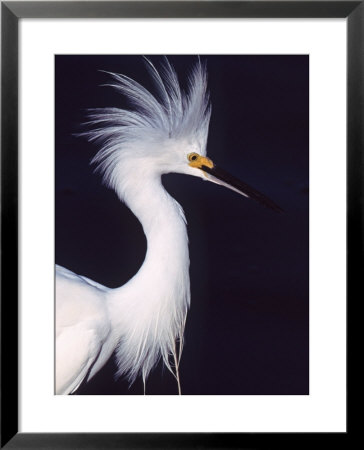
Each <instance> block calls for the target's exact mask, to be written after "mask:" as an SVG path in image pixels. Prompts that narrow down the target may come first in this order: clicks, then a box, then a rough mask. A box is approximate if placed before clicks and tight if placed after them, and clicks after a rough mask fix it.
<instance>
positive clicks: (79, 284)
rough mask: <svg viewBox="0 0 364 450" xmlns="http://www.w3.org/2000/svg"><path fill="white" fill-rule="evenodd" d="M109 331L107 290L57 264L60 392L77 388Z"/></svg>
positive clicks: (67, 392)
mask: <svg viewBox="0 0 364 450" xmlns="http://www.w3.org/2000/svg"><path fill="white" fill-rule="evenodd" d="M105 289H106V288H105ZM110 330H111V326H110V320H109V315H108V310H107V304H106V300H105V290H101V289H99V288H98V287H97V286H95V285H93V284H91V283H89V282H88V281H87V280H85V279H83V278H82V277H79V276H78V275H76V274H74V273H73V272H71V271H69V270H67V269H64V268H63V267H60V266H58V267H57V268H56V393H57V394H69V393H71V392H73V391H74V390H75V389H77V387H78V386H79V385H80V383H81V382H82V380H83V379H84V378H85V377H86V375H87V373H88V372H89V370H90V368H91V367H92V365H93V364H94V363H95V362H96V360H97V358H98V355H99V354H100V352H101V350H102V346H103V344H104V343H105V341H106V340H107V338H108V336H109V333H110Z"/></svg>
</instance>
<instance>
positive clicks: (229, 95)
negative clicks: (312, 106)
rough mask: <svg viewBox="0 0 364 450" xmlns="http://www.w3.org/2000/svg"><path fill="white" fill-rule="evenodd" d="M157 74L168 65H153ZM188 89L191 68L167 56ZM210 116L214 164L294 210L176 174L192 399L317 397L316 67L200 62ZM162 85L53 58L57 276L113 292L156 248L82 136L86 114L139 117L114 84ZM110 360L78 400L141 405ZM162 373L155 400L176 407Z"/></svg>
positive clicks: (288, 60) (110, 64) (295, 60)
mask: <svg viewBox="0 0 364 450" xmlns="http://www.w3.org/2000/svg"><path fill="white" fill-rule="evenodd" d="M151 58H152V60H153V62H154V63H156V64H158V62H159V61H160V58H159V57H158V56H152V57H151ZM169 59H170V61H171V63H172V64H173V65H174V66H175V68H176V71H177V73H178V75H179V77H180V81H181V84H182V85H184V86H185V85H186V79H187V75H188V73H189V71H190V69H191V67H192V66H193V64H194V63H195V61H196V57H195V56H170V57H169ZM202 59H203V60H206V61H207V68H208V74H209V89H210V94H211V102H212V117H211V122H210V132H209V138H208V145H207V154H208V156H209V157H210V158H211V159H212V160H213V161H214V162H215V163H216V164H218V165H219V166H221V167H223V168H224V169H225V170H228V171H229V172H231V173H232V174H234V175H235V176H237V177H239V178H241V179H242V180H243V181H245V182H247V183H249V184H251V185H252V186H254V187H255V188H256V189H258V190H259V191H261V192H263V193H264V194H265V195H267V196H268V197H270V198H272V199H273V200H274V201H275V202H276V203H277V204H278V205H279V206H281V207H282V208H283V209H284V211H285V212H284V213H283V214H277V213H275V212H273V211H271V210H268V209H266V208H264V207H263V206H261V205H259V204H258V203H255V202H253V201H251V200H247V199H245V198H244V197H241V196H239V195H238V194H236V193H234V192H232V191H229V190H227V189H225V188H222V187H219V186H217V185H214V184H212V183H205V182H202V181H201V180H200V179H197V178H194V177H188V176H185V175H177V174H169V175H167V176H164V177H163V184H164V186H165V187H166V189H167V190H168V191H169V193H170V194H171V195H172V196H173V197H175V198H176V199H177V201H178V202H179V203H180V204H181V205H182V206H183V208H184V210H185V213H186V217H187V221H188V233H189V240H190V259H191V268H190V275H191V294H192V301H191V308H190V311H189V313H188V317H187V324H186V330H185V347H184V351H183V355H182V360H181V366H180V372H181V382H182V392H183V394H215V395H216V394H245V395H247V394H255V395H256V394H308V392H309V390H308V389H309V387H308V386H309V383H308V381H309V379H308V355H309V353H308V350H309V349H308V162H309V161H308V136H309V135H308V133H309V128H308V124H309V122H308V119H309V114H308V95H309V93H308V70H309V61H308V56H302V55H297V56H295V55H292V56H291V55H287V56H260V55H259V56H202ZM100 70H106V71H111V72H117V73H123V74H125V75H128V76H130V77H131V78H133V79H136V80H137V81H139V82H140V83H142V84H143V85H144V86H145V87H147V88H148V89H153V85H152V83H151V81H150V78H149V76H148V74H147V70H146V67H145V63H144V62H143V60H142V58H141V57H140V56H116V55H111V56H104V55H102V56H94V55H92V56H62V55H59V56H56V93H55V95H56V98H55V100H56V102H55V104H56V263H57V264H60V265H63V266H65V267H66V268H68V269H70V270H72V271H74V272H76V273H78V274H81V275H85V276H87V277H89V278H91V279H93V280H95V281H97V282H99V283H102V284H104V285H106V286H108V287H111V288H113V287H118V286H120V285H122V284H124V283H126V282H127V281H128V280H129V279H130V278H131V277H132V276H133V275H134V274H135V273H136V272H137V271H138V269H139V267H140V266H141V264H142V262H143V259H144V255H145V251H146V240H145V237H144V234H143V231H142V228H141V225H140V224H139V222H138V221H137V219H136V218H135V217H134V216H133V214H132V213H131V212H130V210H129V209H128V208H127V207H126V206H125V205H124V204H122V203H120V201H119V200H118V198H117V197H116V194H115V193H114V192H113V191H111V190H109V189H107V188H105V186H103V185H102V183H101V177H100V175H99V174H95V173H93V169H94V168H93V167H92V166H90V159H91V158H92V157H93V156H94V155H95V153H96V152H97V150H98V147H97V146H95V145H93V144H90V143H88V142H87V141H85V140H84V139H83V138H79V137H76V136H75V135H74V133H77V132H79V131H81V130H82V126H81V124H82V122H84V121H85V110H86V109H87V108H95V107H105V106H115V107H120V108H125V107H130V105H129V104H128V103H127V102H126V101H125V99H124V98H123V97H122V96H120V95H119V94H118V93H116V92H115V91H114V90H113V89H112V88H109V87H102V86H101V85H102V84H105V83H107V82H108V81H109V79H110V78H109V76H108V75H107V74H105V73H103V72H101V71H100ZM114 372H115V364H114V361H113V358H111V359H110V361H109V363H108V364H107V365H106V366H105V367H104V368H103V369H102V370H101V371H100V372H99V373H98V374H97V375H96V376H95V377H94V378H93V379H92V380H91V381H90V382H89V383H84V384H83V385H82V386H81V387H80V389H79V390H78V391H77V394H142V393H143V387H142V381H141V379H140V378H139V379H137V381H136V382H135V384H134V385H132V386H131V387H130V388H129V387H128V383H127V382H126V381H125V380H123V379H119V380H117V381H115V380H114ZM176 393H177V387H176V383H175V380H174V379H173V377H172V375H171V374H170V373H169V372H168V370H166V369H165V368H163V367H162V365H161V364H159V365H158V366H157V367H156V369H155V370H154V371H153V372H152V374H151V376H150V378H149V379H148V381H147V394H176Z"/></svg>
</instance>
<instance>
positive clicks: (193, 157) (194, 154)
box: [187, 153, 200, 161]
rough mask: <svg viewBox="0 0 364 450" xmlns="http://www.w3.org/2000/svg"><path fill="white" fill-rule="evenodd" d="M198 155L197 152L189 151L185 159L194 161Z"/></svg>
mask: <svg viewBox="0 0 364 450" xmlns="http://www.w3.org/2000/svg"><path fill="white" fill-rule="evenodd" d="M199 156H200V155H199V154H198V153H189V154H188V155H187V159H188V161H196V159H197V158H198V157H199Z"/></svg>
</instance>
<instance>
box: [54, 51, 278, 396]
mask: <svg viewBox="0 0 364 450" xmlns="http://www.w3.org/2000/svg"><path fill="white" fill-rule="evenodd" d="M145 60H146V63H147V67H148V70H149V72H150V74H151V76H152V78H153V81H154V84H155V87H156V94H157V95H156V96H155V95H153V94H152V93H151V92H149V91H147V90H146V89H145V88H144V87H143V86H141V85H140V84H139V83H137V82H136V81H134V80H132V79H130V78H128V77H127V76H125V75H119V74H114V73H111V74H109V75H110V77H111V79H112V80H113V81H112V83H111V84H110V86H112V87H114V88H115V89H116V90H117V91H119V92H120V93H122V94H124V95H125V96H126V97H127V98H128V99H129V100H131V102H132V103H133V106H134V109H133V110H130V111H129V110H122V109H117V108H104V109H94V110H91V111H90V114H89V121H88V125H89V126H90V130H89V131H86V132H85V133H83V134H84V135H85V136H86V137H87V138H88V139H89V140H90V141H96V143H98V144H99V145H100V150H99V152H98V153H97V154H96V156H95V157H94V159H93V162H94V163H96V164H97V167H98V168H99V170H100V171H101V172H102V173H103V178H104V182H105V183H106V184H107V186H109V187H110V188H112V189H114V190H115V192H116V194H117V195H118V197H119V199H120V200H121V201H122V202H125V203H126V205H127V206H128V207H129V208H130V209H131V211H132V212H133V213H134V214H135V216H136V217H137V218H138V219H139V221H140V222H141V224H142V226H143V230H144V233H145V235H146V238H147V252H146V256H145V260H144V262H143V264H142V266H141V268H140V270H139V271H138V272H137V274H136V275H135V276H134V277H133V278H131V279H130V280H129V281H128V282H127V283H126V284H125V285H123V286H121V287H119V288H116V289H110V288H107V287H105V286H102V285H101V284H99V283H97V282H94V281H92V280H90V279H88V278H86V277H84V276H80V275H76V274H74V273H73V272H71V271H69V270H67V269H65V268H63V267H60V266H56V393H57V394H70V393H73V392H75V391H76V390H77V388H78V387H79V386H80V384H81V383H82V382H83V381H84V380H87V381H88V380H90V379H91V378H92V377H93V376H94V375H95V374H96V373H97V372H98V371H99V370H100V369H101V368H102V367H103V365H104V364H105V363H106V362H107V361H108V359H109V358H110V356H111V355H112V353H113V352H115V355H116V362H117V367H118V371H117V376H121V375H124V376H126V377H127V378H128V380H129V382H130V383H132V382H134V381H135V379H136V377H137V376H138V375H141V376H142V379H143V383H144V393H145V383H146V380H147V377H148V375H149V373H150V371H151V369H152V368H153V367H154V366H155V365H156V364H157V362H158V361H159V359H160V358H162V359H163V361H164V364H165V365H166V366H167V368H168V369H169V370H170V371H171V372H172V374H173V375H174V376H175V378H176V380H177V384H178V393H179V394H181V385H180V377H179V370H178V368H179V362H180V358H181V352H182V347H183V335H184V327H185V322H186V314H187V310H188V308H189V305H190V280H189V253H188V237H187V230H186V219H185V216H184V213H183V209H182V207H181V206H180V205H179V204H178V203H177V202H176V201H175V200H174V199H173V198H172V197H171V196H170V195H169V194H168V192H167V191H166V190H165V189H164V187H163V185H162V182H161V176H162V175H163V174H166V173H170V172H174V173H182V174H186V175H192V176H195V177H199V178H201V179H202V180H208V181H212V182H214V183H217V184H220V185H223V186H226V187H228V188H230V189H232V190H234V191H236V192H238V193H239V194H242V195H243V196H245V197H250V198H253V199H255V200H257V201H259V202H261V203H263V204H265V205H266V206H268V207H270V208H271V209H273V210H276V211H279V210H280V208H279V207H278V206H277V205H275V204H274V203H273V202H272V201H271V200H269V199H268V198H266V197H265V196H263V195H262V194H260V193H258V192H257V191H255V190H254V189H253V188H251V187H249V186H248V185H246V184H245V183H242V182H241V181H239V180H237V179H236V178H234V177H232V176H231V175H229V174H227V173H226V172H225V171H223V170H221V169H219V168H218V167H216V166H215V164H214V163H213V162H212V161H211V160H210V159H209V158H208V157H207V156H206V144H207V135H208V127H209V121H210V115H211V107H210V103H209V94H208V92H207V73H206V68H205V66H204V65H203V64H202V63H201V61H200V59H198V61H197V63H196V65H195V67H194V68H193V70H192V72H191V74H190V77H189V86H188V89H187V92H183V91H182V90H181V88H180V85H179V81H178V78H177V75H176V72H175V70H174V68H173V67H172V66H171V65H170V63H169V61H168V60H167V58H165V59H164V62H163V64H162V67H161V70H160V71H159V72H158V71H157V69H156V68H155V66H154V65H153V64H152V62H151V61H150V60H148V59H145Z"/></svg>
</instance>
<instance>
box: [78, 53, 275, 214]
mask: <svg viewBox="0 0 364 450" xmlns="http://www.w3.org/2000/svg"><path fill="white" fill-rule="evenodd" d="M145 61H146V63H147V67H148V69H149V72H150V74H151V76H152V79H153V80H154V82H155V86H156V95H153V94H152V93H151V92H149V91H148V90H147V89H145V88H144V87H143V86H142V85H140V84H139V83H137V82H136V81H134V80H132V79H131V78H129V77H127V76H125V75H119V74H115V73H109V75H111V77H112V80H113V81H112V82H110V83H109V84H108V86H111V87H113V88H115V89H116V90H117V91H119V92H121V93H122V94H124V95H125V96H126V97H127V98H128V99H129V100H130V102H131V103H132V105H133V110H123V109H118V108H103V109H95V110H90V113H89V121H88V125H90V126H91V130H90V131H86V132H85V133H82V134H83V135H85V136H86V137H88V139H89V140H90V141H99V142H101V144H102V147H101V150H100V151H99V152H98V153H97V155H96V156H95V158H94V159H93V162H94V163H96V164H97V166H98V168H99V169H100V170H101V171H102V172H103V173H104V180H105V182H106V183H107V184H108V185H109V186H110V187H112V188H114V189H115V190H120V185H122V184H123V183H125V182H126V179H127V178H130V176H131V175H130V174H133V177H134V179H135V178H138V177H139V178H143V177H150V176H153V177H154V176H161V175H163V174H166V173H171V172H173V173H181V174H186V175H192V176H197V177H200V178H202V179H203V180H208V181H211V182H213V183H217V184H219V185H222V186H225V187H227V188H229V189H232V190H234V191H236V192H238V193H239V194H241V195H243V196H245V197H249V198H253V199H255V200H257V201H258V202H260V203H262V204H264V205H265V206H267V207H269V208H271V209H274V210H276V211H280V208H279V207H278V206H277V205H275V204H274V203H273V202H272V201H271V200H269V199H268V198H267V197H265V196H264V195H263V194H261V193H259V192H258V191H256V190H255V189H253V188H252V187H250V186H248V185H247V184H246V183H243V182H242V181H240V180H238V179H237V178H235V177H234V176H232V175H230V174H228V173H227V172H225V171H224V170H222V169H220V168H218V167H217V166H216V165H215V163H214V162H213V161H212V160H211V159H209V158H208V157H207V156H206V146H207V136H208V128H209V122H210V116H211V106H210V102H209V94H208V91H207V72H206V67H205V65H203V64H202V63H201V61H200V59H198V61H197V63H196V65H195V67H194V68H193V70H192V72H191V74H190V76H189V86H188V90H187V92H184V91H182V89H181V87H180V84H179V81H178V78H177V74H176V72H175V70H174V68H173V67H172V66H171V65H170V63H169V61H168V59H167V58H165V59H164V63H163V64H162V66H161V70H160V71H157V69H156V68H155V66H154V65H153V64H152V62H151V61H150V60H149V59H147V58H145Z"/></svg>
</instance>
